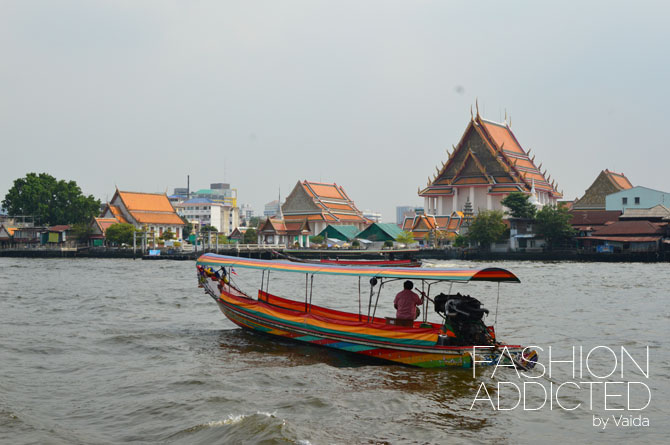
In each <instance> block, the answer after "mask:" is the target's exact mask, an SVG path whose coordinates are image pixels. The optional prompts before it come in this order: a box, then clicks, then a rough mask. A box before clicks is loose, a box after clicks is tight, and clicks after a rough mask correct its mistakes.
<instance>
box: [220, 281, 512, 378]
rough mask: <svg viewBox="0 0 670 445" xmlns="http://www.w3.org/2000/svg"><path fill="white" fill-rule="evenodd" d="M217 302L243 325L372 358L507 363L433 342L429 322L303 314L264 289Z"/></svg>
mask: <svg viewBox="0 0 670 445" xmlns="http://www.w3.org/2000/svg"><path fill="white" fill-rule="evenodd" d="M216 302H217V304H218V306H219V308H220V309H221V312H223V314H224V315H225V316H226V317H227V318H228V319H229V320H231V321H232V322H233V323H235V324H236V325H238V326H240V327H241V328H243V329H247V330H250V331H256V332H260V333H263V334H268V335H271V336H276V337H281V338H284V339H289V340H294V341H299V342H304V343H310V344H312V345H317V346H325V347H328V348H333V349H338V350H341V351H346V352H350V353H355V354H359V355H362V356H367V357H371V358H374V359H381V360H386V361H391V362H396V363H401V364H404V365H410V366H418V367H422V368H443V367H447V366H456V367H461V368H470V367H472V359H473V355H474V357H475V359H476V360H477V366H483V365H495V364H496V363H498V361H499V360H501V363H505V364H509V359H508V358H507V357H506V354H503V355H502V356H501V353H502V350H501V349H500V348H498V349H496V350H494V349H488V350H487V349H485V348H484V347H481V348H479V347H478V348H477V350H476V352H473V349H474V348H473V347H472V346H437V338H438V335H439V334H440V332H441V331H440V325H437V324H433V323H428V324H423V325H422V324H421V323H419V322H416V323H415V326H411V327H398V326H394V325H388V324H386V319H383V318H375V319H374V320H371V321H370V322H367V321H366V320H365V318H366V317H365V316H363V319H364V320H359V315H358V314H353V313H345V312H339V311H332V310H329V309H326V308H322V307H318V306H311V307H309V308H308V309H309V312H306V311H304V308H305V304H304V303H303V302H297V301H293V300H286V299H283V298H279V297H276V296H274V295H270V294H266V293H263V292H259V299H258V300H256V299H251V298H248V297H245V296H241V295H236V293H234V292H229V291H227V290H224V291H222V292H221V294H220V296H218V297H217V298H216ZM296 308H297V309H296ZM301 309H302V310H301ZM332 316H338V317H339V320H338V322H333V321H332V319H331V318H330V317H332ZM426 325H430V327H427V326H426ZM522 350H523V347H521V346H518V345H510V346H507V352H509V353H510V354H511V356H512V357H513V358H514V359H517V360H518V359H520V358H521V355H522Z"/></svg>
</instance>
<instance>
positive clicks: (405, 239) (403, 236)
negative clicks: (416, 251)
mask: <svg viewBox="0 0 670 445" xmlns="http://www.w3.org/2000/svg"><path fill="white" fill-rule="evenodd" d="M395 240H396V241H397V242H399V243H402V244H408V245H409V244H414V243H415V242H416V240H415V239H414V235H412V233H411V232H400V234H398V236H396V237H395Z"/></svg>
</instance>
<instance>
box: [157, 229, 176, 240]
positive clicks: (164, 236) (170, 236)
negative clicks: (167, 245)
mask: <svg viewBox="0 0 670 445" xmlns="http://www.w3.org/2000/svg"><path fill="white" fill-rule="evenodd" d="M176 237H177V235H175V234H174V232H173V231H172V230H170V229H168V230H166V231H165V232H163V234H162V235H161V236H160V237H159V238H160V239H162V240H163V241H169V240H171V239H175V238H176Z"/></svg>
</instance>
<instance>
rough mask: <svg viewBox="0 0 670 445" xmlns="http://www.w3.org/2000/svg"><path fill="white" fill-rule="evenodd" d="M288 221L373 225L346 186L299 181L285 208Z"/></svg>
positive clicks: (284, 212)
mask: <svg viewBox="0 0 670 445" xmlns="http://www.w3.org/2000/svg"><path fill="white" fill-rule="evenodd" d="M282 213H283V215H284V218H285V219H286V220H291V219H294V220H295V219H299V220H303V219H308V220H310V221H318V220H320V221H327V222H333V223H369V222H370V221H369V220H367V219H366V218H365V217H363V213H362V212H361V211H360V210H358V208H357V207H356V205H355V204H354V202H353V201H352V200H351V198H349V195H347V193H346V192H345V191H344V189H343V188H342V186H339V185H337V184H335V183H333V184H330V183H323V182H311V181H306V180H305V181H298V183H297V184H296V186H295V187H294V188H293V191H291V193H290V194H289V195H288V197H287V198H286V202H285V203H284V204H283V205H282Z"/></svg>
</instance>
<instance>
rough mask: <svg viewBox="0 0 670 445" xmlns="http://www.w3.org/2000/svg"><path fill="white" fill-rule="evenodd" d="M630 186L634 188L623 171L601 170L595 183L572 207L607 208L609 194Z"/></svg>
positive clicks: (582, 208) (587, 208) (586, 208)
mask: <svg viewBox="0 0 670 445" xmlns="http://www.w3.org/2000/svg"><path fill="white" fill-rule="evenodd" d="M630 188H633V184H631V183H630V181H629V180H628V178H626V176H625V175H624V174H623V173H614V172H612V171H609V170H608V169H605V170H603V171H601V172H600V174H599V175H598V177H597V178H596V180H595V181H593V184H591V186H590V187H589V188H588V189H587V190H586V191H585V192H584V196H582V197H581V198H579V199H578V200H576V201H575V202H574V203H573V204H572V209H573V210H605V209H606V207H607V206H606V199H605V198H606V197H607V195H611V194H612V193H617V192H620V191H622V190H628V189H630Z"/></svg>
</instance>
